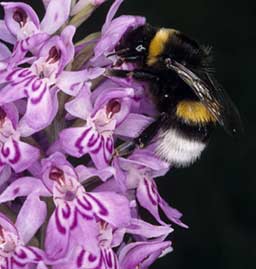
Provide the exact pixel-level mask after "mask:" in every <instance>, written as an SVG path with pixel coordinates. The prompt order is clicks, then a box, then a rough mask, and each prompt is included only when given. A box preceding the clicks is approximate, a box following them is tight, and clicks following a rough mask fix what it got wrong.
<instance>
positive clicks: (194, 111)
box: [109, 24, 242, 167]
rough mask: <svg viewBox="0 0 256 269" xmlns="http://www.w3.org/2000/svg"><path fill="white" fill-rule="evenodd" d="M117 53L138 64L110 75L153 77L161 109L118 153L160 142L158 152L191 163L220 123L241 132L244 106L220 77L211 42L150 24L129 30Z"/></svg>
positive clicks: (178, 164) (150, 79)
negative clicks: (216, 74) (241, 107)
mask: <svg viewBox="0 0 256 269" xmlns="http://www.w3.org/2000/svg"><path fill="white" fill-rule="evenodd" d="M114 54H116V55H117V56H118V57H119V62H120V61H121V62H133V63H135V66H136V68H134V70H132V71H128V70H119V69H115V68H114V69H111V70H110V71H109V74H110V75H112V76H117V77H132V78H134V79H136V80H142V81H147V82H148V83H149V91H150V96H151V98H152V101H153V103H154V105H155V107H156V109H157V111H158V112H159V113H158V116H157V117H156V118H155V120H154V121H153V122H152V123H151V124H150V125H149V126H147V127H146V128H145V129H144V130H143V131H142V132H141V134H139V136H138V137H137V138H135V139H134V140H132V141H128V142H125V143H123V144H121V145H120V146H119V147H118V148H117V150H116V152H117V154H118V155H121V156H123V155H128V154H130V153H131V152H132V151H133V150H134V149H135V148H136V147H139V148H144V147H146V146H147V145H149V144H150V143H152V141H156V150H155V153H156V155H157V156H159V157H160V158H161V159H163V160H165V161H167V162H169V163H170V164H171V165H172V166H176V167H185V166H189V165H190V164H192V163H193V162H194V161H195V160H197V159H198V158H199V157H200V155H201V153H202V151H203V150H204V149H205V147H206V145H207V143H208V141H209V137H210V135H211V133H212V130H213V129H214V127H215V126H216V125H217V124H218V125H220V126H222V127H224V129H225V130H226V131H227V133H229V134H232V135H233V134H236V133H238V132H240V131H241V129H242V125H241V120H240V116H239V112H238V110H237V109H236V107H235V105H234V104H233V102H232V101H231V99H230V98H229V96H228V95H227V93H226V92H225V90H224V89H223V88H222V87H221V86H220V84H219V83H218V82H217V81H216V79H215V78H214V72H213V68H212V53H211V49H210V48H209V47H205V46H203V45H200V44H199V43H198V42H197V41H195V40H193V39H191V38H190V37H188V36H187V35H185V34H183V33H181V32H179V31H177V30H175V29H166V28H156V27H153V26H151V25H149V24H146V25H144V26H141V27H139V28H137V29H135V30H131V31H128V32H127V33H126V34H125V35H124V37H123V38H122V40H121V41H120V43H119V44H118V46H117V47H116V50H115V53H114Z"/></svg>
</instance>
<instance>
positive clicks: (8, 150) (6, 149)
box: [1, 146, 10, 158]
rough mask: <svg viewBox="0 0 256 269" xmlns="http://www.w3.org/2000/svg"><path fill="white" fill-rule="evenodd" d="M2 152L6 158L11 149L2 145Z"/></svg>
mask: <svg viewBox="0 0 256 269" xmlns="http://www.w3.org/2000/svg"><path fill="white" fill-rule="evenodd" d="M1 153H2V155H3V156H4V157H5V158H7V157H8V156H9V154H10V149H9V148H8V147H7V148H5V147H4V146H3V147H2V149H1Z"/></svg>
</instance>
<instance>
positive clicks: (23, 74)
mask: <svg viewBox="0 0 256 269" xmlns="http://www.w3.org/2000/svg"><path fill="white" fill-rule="evenodd" d="M30 74H32V72H31V71H30V70H29V69H23V70H22V71H21V72H20V73H19V74H18V77H19V78H24V77H26V76H28V75H30Z"/></svg>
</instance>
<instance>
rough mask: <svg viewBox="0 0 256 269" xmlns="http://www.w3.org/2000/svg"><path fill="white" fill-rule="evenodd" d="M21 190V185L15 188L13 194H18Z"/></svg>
mask: <svg viewBox="0 0 256 269" xmlns="http://www.w3.org/2000/svg"><path fill="white" fill-rule="evenodd" d="M19 191H20V188H19V187H17V188H15V189H14V190H13V192H12V193H13V194H14V195H16V194H18V192H19Z"/></svg>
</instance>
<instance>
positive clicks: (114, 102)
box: [106, 99, 121, 118]
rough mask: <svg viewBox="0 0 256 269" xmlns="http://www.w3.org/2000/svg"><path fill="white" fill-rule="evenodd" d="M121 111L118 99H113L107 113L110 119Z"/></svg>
mask: <svg viewBox="0 0 256 269" xmlns="http://www.w3.org/2000/svg"><path fill="white" fill-rule="evenodd" d="M120 110H121V104H120V101H119V100H117V99H111V100H110V101H109V102H108V104H107V107H106V112H107V115H108V117H109V118H112V117H113V116H114V115H115V114H116V113H118V112H119V111H120Z"/></svg>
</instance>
